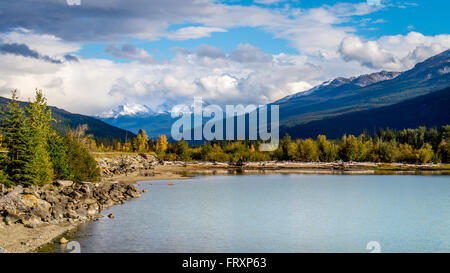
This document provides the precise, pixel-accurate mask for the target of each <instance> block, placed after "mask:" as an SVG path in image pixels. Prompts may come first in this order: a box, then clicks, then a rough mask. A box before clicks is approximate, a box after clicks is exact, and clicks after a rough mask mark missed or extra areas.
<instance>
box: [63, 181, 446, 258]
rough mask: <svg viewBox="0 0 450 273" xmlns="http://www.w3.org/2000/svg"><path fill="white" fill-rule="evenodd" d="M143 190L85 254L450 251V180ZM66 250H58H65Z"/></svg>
mask: <svg viewBox="0 0 450 273" xmlns="http://www.w3.org/2000/svg"><path fill="white" fill-rule="evenodd" d="M174 183H175V185H173V186H170V185H168V181H150V182H139V183H138V186H139V188H141V189H148V190H149V192H148V193H143V194H142V197H141V198H140V199H135V200H131V201H129V202H127V203H126V204H124V205H118V206H114V207H112V208H110V209H108V210H106V211H104V212H102V214H103V215H107V214H109V213H113V214H114V215H115V216H116V217H115V219H109V218H107V217H105V218H102V219H101V220H99V221H96V222H92V223H89V224H87V225H85V226H84V227H82V228H80V230H79V231H78V232H77V234H76V235H75V236H74V237H73V238H72V240H75V241H77V242H79V243H80V246H81V252H370V251H369V250H367V249H366V246H367V244H368V243H369V242H371V241H376V242H377V244H379V246H380V247H381V252H450V176H439V175H434V176H413V175H243V176H205V177H198V178H193V179H189V180H182V181H181V180H180V181H174ZM58 248H59V246H58V247H56V246H55V248H54V251H59V249H58Z"/></svg>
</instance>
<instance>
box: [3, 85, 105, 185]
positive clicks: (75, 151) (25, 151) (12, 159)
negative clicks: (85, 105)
mask: <svg viewBox="0 0 450 273" xmlns="http://www.w3.org/2000/svg"><path fill="white" fill-rule="evenodd" d="M1 116H2V119H1V124H0V130H1V132H2V145H1V147H2V148H5V149H6V152H4V153H2V154H1V156H0V163H1V167H0V183H3V184H6V185H8V186H13V185H18V184H21V185H25V186H30V185H44V184H47V183H50V182H51V181H53V180H54V179H67V180H74V181H95V180H97V179H98V178H99V176H100V171H99V169H98V167H97V163H96V161H95V159H94V158H93V157H92V155H91V154H90V152H89V149H88V147H87V146H86V145H85V144H83V143H82V142H81V141H80V135H79V134H80V133H79V132H76V131H71V130H70V129H68V130H67V132H66V134H65V135H64V136H61V135H59V134H58V133H56V131H54V130H53V129H51V128H50V123H51V120H52V113H51V109H50V108H49V107H47V102H46V98H45V97H44V95H43V93H42V91H41V90H36V95H35V98H34V99H33V100H32V101H29V103H28V105H27V106H26V107H22V106H20V105H19V102H18V96H17V91H16V90H14V91H13V92H12V101H11V102H10V103H9V104H8V106H7V109H6V110H5V111H4V112H3V113H1ZM77 134H78V135H77Z"/></svg>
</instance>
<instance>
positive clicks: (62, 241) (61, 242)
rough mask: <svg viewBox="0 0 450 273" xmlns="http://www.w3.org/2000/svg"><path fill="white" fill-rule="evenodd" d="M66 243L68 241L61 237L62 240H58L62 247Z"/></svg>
mask: <svg viewBox="0 0 450 273" xmlns="http://www.w3.org/2000/svg"><path fill="white" fill-rule="evenodd" d="M68 242H69V240H67V239H66V238H64V237H62V238H61V239H60V240H59V243H60V244H62V245H65V244H67V243H68Z"/></svg>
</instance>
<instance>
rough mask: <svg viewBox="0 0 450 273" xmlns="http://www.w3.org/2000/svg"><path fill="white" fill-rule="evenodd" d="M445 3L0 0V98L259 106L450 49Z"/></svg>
mask: <svg viewBox="0 0 450 273" xmlns="http://www.w3.org/2000/svg"><path fill="white" fill-rule="evenodd" d="M448 10H450V2H449V1H438V0H427V1H426V0H406V1H396V0H367V1H362V0H359V1H358V0H348V1H335V0H328V1H320V0H293V1H283V0H246V1H238V0H230V1H210V0H164V1H154V0H15V1H1V2H0V96H6V97H9V96H10V92H11V90H12V89H18V91H19V94H20V97H21V99H22V100H28V99H29V98H30V97H32V96H33V94H34V90H35V89H36V88H38V89H42V90H43V91H44V93H45V94H46V96H47V99H48V103H49V104H50V105H54V106H57V107H60V108H64V109H66V110H69V111H72V112H76V113H81V114H87V115H95V114H98V113H102V112H106V111H109V110H111V109H114V108H116V107H117V106H118V105H122V104H133V103H137V104H142V105H147V106H149V107H150V108H152V109H154V110H155V111H161V110H168V109H167V108H170V107H171V106H172V105H175V104H180V103H182V104H187V103H190V102H192V101H193V99H194V97H202V98H203V99H204V100H205V101H207V102H208V103H217V104H220V105H225V104H244V105H245V104H265V103H269V102H273V101H276V100H278V99H281V98H283V97H285V96H288V95H292V94H295V93H298V92H303V91H306V90H308V89H310V88H312V87H313V86H315V85H317V84H320V83H321V82H323V81H326V80H329V79H332V78H336V77H350V76H357V75H361V74H367V73H372V72H377V71H381V70H388V71H405V70H408V69H410V68H412V67H413V66H414V65H415V64H416V63H418V62H420V61H423V60H425V59H426V58H429V57H431V56H433V55H436V54H438V53H441V52H443V51H445V50H447V49H449V48H450V33H449V21H448V19H447V17H448V14H447V13H448Z"/></svg>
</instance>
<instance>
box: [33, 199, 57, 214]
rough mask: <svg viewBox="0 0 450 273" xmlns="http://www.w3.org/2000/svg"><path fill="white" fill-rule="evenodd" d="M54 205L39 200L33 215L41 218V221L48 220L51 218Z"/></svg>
mask: <svg viewBox="0 0 450 273" xmlns="http://www.w3.org/2000/svg"><path fill="white" fill-rule="evenodd" d="M51 207H52V205H51V204H50V203H49V202H47V201H45V200H42V199H38V202H37V204H36V206H35V207H34V208H33V210H32V213H33V214H34V215H36V216H39V217H40V218H41V219H47V218H49V216H50V208H51Z"/></svg>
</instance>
